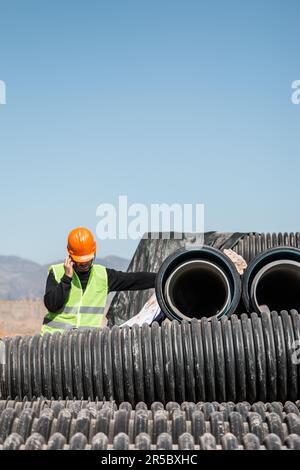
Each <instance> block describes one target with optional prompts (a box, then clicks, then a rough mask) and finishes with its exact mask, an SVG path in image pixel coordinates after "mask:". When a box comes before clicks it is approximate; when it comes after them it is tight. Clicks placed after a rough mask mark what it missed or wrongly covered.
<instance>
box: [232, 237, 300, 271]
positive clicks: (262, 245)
mask: <svg viewBox="0 0 300 470" xmlns="http://www.w3.org/2000/svg"><path fill="white" fill-rule="evenodd" d="M277 246H281V247H283V246H291V247H294V248H300V233H299V232H295V233H294V232H291V233H287V232H285V233H282V232H278V233H257V232H254V233H249V234H247V235H244V236H243V238H241V239H240V240H239V242H238V243H237V244H236V245H235V246H234V247H233V250H234V251H236V252H237V253H238V254H239V255H241V256H242V257H243V258H244V260H245V261H246V263H250V261H252V260H253V258H255V256H257V255H259V254H260V253H262V252H264V251H266V250H269V249H270V248H275V247H277Z"/></svg>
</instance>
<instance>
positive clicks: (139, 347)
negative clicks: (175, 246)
mask: <svg viewBox="0 0 300 470" xmlns="http://www.w3.org/2000/svg"><path fill="white" fill-rule="evenodd" d="M299 337H300V315H299V314H298V313H297V312H296V311H291V312H290V314H289V313H288V312H287V311H282V312H281V313H280V314H278V313H276V312H275V311H273V312H272V313H271V315H270V314H268V313H266V312H263V313H261V315H258V314H257V313H255V312H254V313H252V314H251V315H250V316H248V315H246V314H242V315H241V316H240V318H239V317H237V315H231V317H230V318H228V317H227V316H223V317H222V318H221V320H218V319H217V317H216V316H213V317H211V318H210V321H209V319H207V318H205V317H203V318H201V319H200V320H197V319H193V320H192V321H191V322H189V321H186V320H183V321H182V322H181V323H178V322H177V321H175V320H174V321H171V322H169V321H167V320H166V321H164V322H163V323H162V325H161V326H160V325H159V324H158V323H157V322H153V323H152V325H151V326H149V325H148V324H146V323H145V324H143V325H142V327H139V326H138V325H133V326H132V328H129V327H128V326H124V327H121V328H120V327H118V326H114V327H113V328H112V329H111V330H110V329H109V328H107V327H105V328H103V329H97V328H95V329H92V330H74V331H66V332H65V333H54V334H53V335H50V334H49V333H45V334H44V335H43V336H40V335H36V336H32V337H26V336H23V337H20V336H16V337H14V338H4V339H3V342H4V347H5V355H4V358H3V359H4V361H3V364H2V366H1V369H0V398H2V399H7V398H9V397H11V399H15V398H17V397H19V399H23V398H25V397H28V398H29V399H32V398H33V397H38V396H42V397H45V398H48V399H51V398H52V397H54V398H55V399H57V400H58V399H59V398H65V399H66V398H75V397H77V399H81V398H83V399H91V400H94V399H95V398H96V397H98V399H99V400H108V401H109V400H114V401H115V402H116V403H121V402H123V401H124V400H125V401H128V402H129V403H131V404H132V405H135V404H137V403H138V402H140V401H144V402H146V403H147V404H148V406H150V405H151V404H152V403H153V402H154V401H161V402H162V403H167V402H169V401H172V402H174V401H178V402H179V403H183V402H184V401H189V402H195V401H196V402H200V401H211V402H214V401H219V402H225V401H226V400H228V401H233V402H235V401H239V402H242V401H245V400H247V401H249V402H250V403H254V402H255V401H264V402H265V401H269V402H273V401H275V400H280V401H286V400H292V401H295V400H297V399H298V398H299V391H300V364H297V362H295V359H297V355H298V354H299V351H298V349H299V348H297V346H295V344H296V343H295V340H297V339H299ZM294 353H296V356H295V357H294ZM26 419H27V418H26ZM68 422H69V421H68V420H67V422H66V424H65V425H64V426H68V425H69V424H68ZM143 423H144V416H139V422H138V423H137V425H138V426H139V427H140V429H144V424H143ZM1 426H2V424H1V422H0V430H1ZM0 439H1V435H0Z"/></svg>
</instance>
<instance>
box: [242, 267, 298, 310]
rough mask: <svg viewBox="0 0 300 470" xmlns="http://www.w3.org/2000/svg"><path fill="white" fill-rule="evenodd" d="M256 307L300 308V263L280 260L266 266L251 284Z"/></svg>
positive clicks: (253, 302) (256, 308) (275, 308)
mask: <svg viewBox="0 0 300 470" xmlns="http://www.w3.org/2000/svg"><path fill="white" fill-rule="evenodd" d="M250 295H251V300H252V304H253V307H254V309H255V310H256V311H257V312H259V311H262V310H263V309H265V306H267V307H268V308H269V310H270V311H272V310H276V311H281V310H291V309H296V310H297V311H299V310H300V263H298V262H296V261H292V260H280V261H274V262H272V263H269V264H267V265H266V266H264V267H263V268H262V269H261V270H260V271H259V272H258V273H257V274H256V276H255V278H254V280H253V282H252V285H251V294H250Z"/></svg>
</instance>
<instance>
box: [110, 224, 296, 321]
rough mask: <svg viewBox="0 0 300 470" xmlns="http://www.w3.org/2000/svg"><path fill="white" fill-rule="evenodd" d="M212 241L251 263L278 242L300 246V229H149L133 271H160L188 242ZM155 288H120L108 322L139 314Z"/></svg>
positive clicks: (218, 246) (201, 242) (132, 265)
mask: <svg viewBox="0 0 300 470" xmlns="http://www.w3.org/2000/svg"><path fill="white" fill-rule="evenodd" d="M201 244H202V245H203V244H205V245H208V246H212V247H214V248H218V249H220V250H224V249H225V248H226V249H233V250H234V251H235V252H237V253H238V254H240V255H241V256H243V258H244V259H245V261H246V262H247V263H249V261H251V260H252V259H253V258H254V257H255V256H256V255H257V254H259V253H261V252H262V251H265V250H266V249H269V248H272V247H275V246H284V245H285V246H293V247H296V248H300V233H299V232H296V233H281V232H279V233H272V234H271V233H257V232H248V233H243V232H233V233H231V232H205V233H204V234H192V233H182V234H179V233H176V232H174V233H163V232H159V233H151V234H150V233H147V234H145V235H144V237H143V239H142V240H141V241H140V243H139V245H138V247H137V249H136V251H135V254H134V256H133V258H132V260H131V262H130V264H129V267H128V271H129V272H137V271H149V272H158V270H159V268H160V266H161V264H162V263H163V261H164V260H165V259H166V258H167V257H168V256H169V255H170V254H171V253H174V251H176V250H178V249H179V248H184V247H187V246H194V247H196V246H199V245H201ZM153 292H154V289H150V290H149V289H148V290H144V291H126V292H118V293H117V294H116V295H115V296H114V298H113V300H112V303H111V305H110V308H109V310H108V313H107V318H108V325H109V326H113V325H121V324H122V323H124V322H125V321H127V320H128V319H129V318H132V317H133V316H134V315H136V314H137V313H138V312H139V311H140V310H141V308H142V307H143V306H144V305H145V303H146V302H147V300H149V298H150V296H151V295H152V294H153Z"/></svg>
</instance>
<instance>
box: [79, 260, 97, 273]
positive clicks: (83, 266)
mask: <svg viewBox="0 0 300 470" xmlns="http://www.w3.org/2000/svg"><path fill="white" fill-rule="evenodd" d="M93 261H94V258H93V259H91V260H90V261H86V262H85V263H76V262H74V265H75V269H76V271H78V272H80V273H84V272H86V271H89V269H90V267H91V266H92V264H93Z"/></svg>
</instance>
